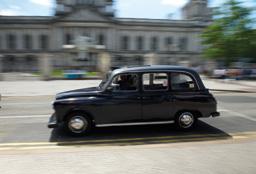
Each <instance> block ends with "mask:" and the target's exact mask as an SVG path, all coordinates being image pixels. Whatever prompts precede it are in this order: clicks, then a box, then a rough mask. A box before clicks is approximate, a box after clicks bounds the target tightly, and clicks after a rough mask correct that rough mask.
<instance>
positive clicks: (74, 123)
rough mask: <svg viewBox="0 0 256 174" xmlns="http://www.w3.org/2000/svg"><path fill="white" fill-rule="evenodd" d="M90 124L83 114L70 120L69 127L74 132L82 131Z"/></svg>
mask: <svg viewBox="0 0 256 174" xmlns="http://www.w3.org/2000/svg"><path fill="white" fill-rule="evenodd" d="M87 126H88V122H87V121H86V119H85V118H84V117H82V116H74V117H72V118H71V119H70V120H69V123H68V127H69V129H70V130H71V131H72V132H75V133H81V132H83V131H84V130H85V129H86V128H87Z"/></svg>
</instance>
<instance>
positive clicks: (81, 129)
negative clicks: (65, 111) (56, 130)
mask: <svg viewBox="0 0 256 174" xmlns="http://www.w3.org/2000/svg"><path fill="white" fill-rule="evenodd" d="M92 127H93V124H92V120H91V118H90V117H88V116H87V115H86V114H84V113H82V112H75V113H71V114H70V115H69V116H68V118H67V119H66V121H65V129H66V131H67V132H68V133H69V134H70V135H72V136H83V135H86V134H89V133H90V132H91V130H92Z"/></svg>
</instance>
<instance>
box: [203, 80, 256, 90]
mask: <svg viewBox="0 0 256 174" xmlns="http://www.w3.org/2000/svg"><path fill="white" fill-rule="evenodd" d="M202 79H203V82H204V85H205V87H206V88H208V89H210V90H212V91H224V92H225V91H227V92H228V91H230V92H248V93H250V92H256V81H247V80H239V81H238V80H230V79H225V80H222V79H207V78H202Z"/></svg>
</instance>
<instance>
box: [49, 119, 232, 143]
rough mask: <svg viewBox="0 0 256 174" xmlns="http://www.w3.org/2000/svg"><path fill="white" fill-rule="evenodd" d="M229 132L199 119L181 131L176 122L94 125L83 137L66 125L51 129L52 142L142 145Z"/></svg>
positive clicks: (214, 137)
mask: <svg viewBox="0 0 256 174" xmlns="http://www.w3.org/2000/svg"><path fill="white" fill-rule="evenodd" d="M230 138H231V136H230V135H228V134H227V133H225V132H223V131H221V130H219V129H217V128H215V127H213V126H211V125H209V124H207V123H205V122H203V121H198V125H197V127H196V128H194V129H193V130H190V131H181V130H177V129H176V128H175V125H174V124H167V125H144V126H124V127H105V128H95V129H94V130H93V132H92V133H90V134H89V135H86V136H83V137H72V136H70V135H68V134H67V133H65V131H64V130H63V128H58V129H54V130H53V131H52V134H51V137H50V142H57V144H58V145H60V146H68V145H119V146H121V145H123V146H125V145H142V144H163V143H178V142H195V141H214V140H225V139H230Z"/></svg>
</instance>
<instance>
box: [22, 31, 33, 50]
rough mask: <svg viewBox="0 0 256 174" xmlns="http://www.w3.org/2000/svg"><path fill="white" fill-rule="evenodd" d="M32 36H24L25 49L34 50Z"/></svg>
mask: <svg viewBox="0 0 256 174" xmlns="http://www.w3.org/2000/svg"><path fill="white" fill-rule="evenodd" d="M32 45H33V44H32V36H30V35H28V34H26V35H24V36H23V48H25V49H32Z"/></svg>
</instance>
